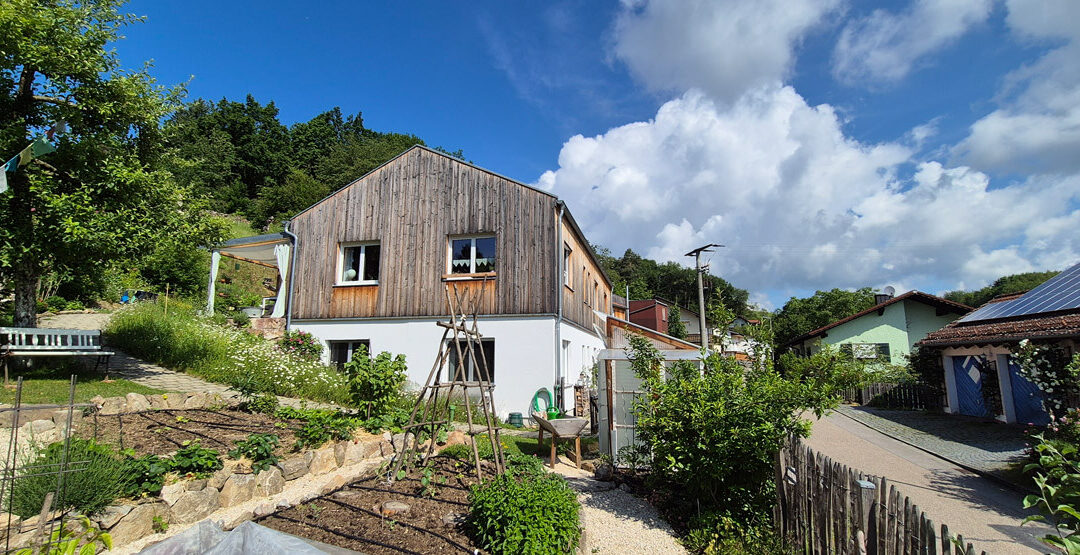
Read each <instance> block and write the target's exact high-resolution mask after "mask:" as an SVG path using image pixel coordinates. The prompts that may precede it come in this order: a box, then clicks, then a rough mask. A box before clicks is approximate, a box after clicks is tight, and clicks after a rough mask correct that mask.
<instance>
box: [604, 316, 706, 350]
mask: <svg viewBox="0 0 1080 555" xmlns="http://www.w3.org/2000/svg"><path fill="white" fill-rule="evenodd" d="M607 324H608V326H614V327H618V328H622V329H624V330H626V331H632V332H634V333H638V334H641V335H644V336H645V337H648V338H651V339H655V340H657V341H662V342H664V343H667V344H668V345H671V346H672V347H675V348H676V349H683V350H691V351H696V350H701V345H696V344H694V343H691V342H689V341H687V340H685V339H679V338H677V337H672V336H670V335H668V334H666V333H660V332H658V331H656V330H654V329H652V328H647V327H645V326H642V325H641V324H635V323H633V322H631V321H630V320H623V319H622V318H616V317H614V316H608V317H607Z"/></svg>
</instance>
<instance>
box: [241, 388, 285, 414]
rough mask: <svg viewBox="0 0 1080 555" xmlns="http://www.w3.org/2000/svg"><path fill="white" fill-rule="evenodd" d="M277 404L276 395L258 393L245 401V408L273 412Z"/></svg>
mask: <svg viewBox="0 0 1080 555" xmlns="http://www.w3.org/2000/svg"><path fill="white" fill-rule="evenodd" d="M279 404H280V403H279V402H278V398H277V395H274V394H273V393H260V394H258V395H256V396H254V397H252V399H251V400H250V401H248V402H247V409H248V410H250V411H251V412H255V413H260V414H274V411H276V410H277V409H278V405H279Z"/></svg>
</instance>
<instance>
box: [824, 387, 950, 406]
mask: <svg viewBox="0 0 1080 555" xmlns="http://www.w3.org/2000/svg"><path fill="white" fill-rule="evenodd" d="M843 398H844V401H845V402H848V403H858V404H860V405H869V406H874V407H880V408H885V409H912V410H939V409H941V396H940V395H938V394H936V393H934V392H933V391H931V390H930V388H928V387H926V386H925V385H923V384H917V383H905V384H895V383H872V384H868V385H865V386H863V387H851V388H848V389H846V390H844V392H843Z"/></svg>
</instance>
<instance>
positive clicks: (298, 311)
mask: <svg viewBox="0 0 1080 555" xmlns="http://www.w3.org/2000/svg"><path fill="white" fill-rule="evenodd" d="M555 214H556V209H555V199H554V198H553V197H551V196H550V195H547V194H544V193H541V192H539V191H535V190H533V189H530V188H528V187H525V186H522V185H520V184H518V183H514V182H512V181H510V180H507V179H504V178H502V177H499V176H496V175H494V174H492V173H489V172H486V171H483V170H481V169H478V168H475V167H472V166H470V165H468V164H464V163H462V162H460V161H457V160H454V159H452V158H449V157H447V156H443V155H441V154H438V153H434V152H431V151H429V150H425V149H422V148H414V149H412V150H410V151H408V152H407V153H405V154H404V155H402V156H400V157H398V158H397V159H395V160H393V161H391V162H390V163H388V164H386V165H385V166H383V167H381V168H379V169H377V170H375V171H374V172H372V173H370V174H368V175H367V176H365V177H364V178H362V179H361V180H359V181H357V182H355V183H353V184H351V185H349V186H347V187H345V188H343V189H341V190H340V191H338V192H337V193H336V194H334V195H333V196H331V197H330V198H327V199H326V200H324V201H322V202H321V203H319V204H317V205H315V206H314V207H313V208H311V209H310V210H308V211H307V212H305V213H303V214H301V215H299V216H298V217H297V218H296V219H294V220H293V223H292V224H291V226H290V229H291V230H292V232H293V233H295V234H296V236H297V238H298V245H299V246H298V248H297V259H296V270H295V274H294V277H295V286H294V289H293V295H294V296H293V305H292V316H293V317H294V318H301V319H303V318H365V317H397V316H439V315H443V314H446V311H447V306H446V300H445V297H444V293H443V286H444V281H443V275H444V274H446V273H447V272H448V269H447V255H448V249H449V245H448V241H447V239H448V237H449V236H452V235H466V234H482V233H492V234H494V235H495V237H496V255H495V256H496V263H495V264H496V266H495V270H496V271H495V273H496V277H495V278H494V280H489V281H486V282H481V281H475V282H469V283H468V285H465V286H464V287H469V288H474V289H479V290H480V291H481V293H482V295H481V297H482V302H481V313H482V314H539V313H549V314H550V313H554V312H555V284H556V283H557V282H556V281H555V279H556V278H555V273H556V270H555V256H556V253H560V254H559V256H561V248H560V249H556V247H555V245H554V243H555V227H554V226H555V220H556V215H555ZM352 241H378V242H379V244H380V246H381V255H380V257H381V260H380V270H379V284H378V285H377V286H376V285H367V286H353V287H335V286H334V283H335V281H336V280H335V278H336V271H337V265H338V256H339V251H338V249H339V245H340V243H343V242H352ZM459 284H460V282H459ZM459 287H462V286H461V285H459Z"/></svg>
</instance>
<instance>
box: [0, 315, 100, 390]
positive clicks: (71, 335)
mask: <svg viewBox="0 0 1080 555" xmlns="http://www.w3.org/2000/svg"><path fill="white" fill-rule="evenodd" d="M114 354H116V353H113V352H111V351H106V350H104V349H102V347H101V331H100V330H63V329H45V328H0V358H3V360H4V385H7V383H8V360H9V359H10V358H11V357H17V356H21V357H76V356H87V357H97V361H96V363H95V364H94V370H95V371H96V370H97V369H98V366H99V365H101V364H102V363H104V364H105V371H106V372H107V371H108V370H109V357H111V356H112V355H114Z"/></svg>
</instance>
